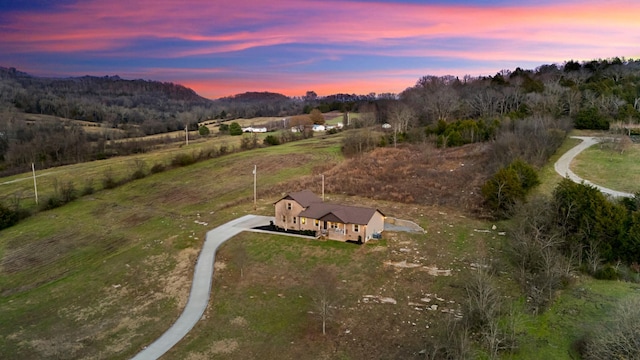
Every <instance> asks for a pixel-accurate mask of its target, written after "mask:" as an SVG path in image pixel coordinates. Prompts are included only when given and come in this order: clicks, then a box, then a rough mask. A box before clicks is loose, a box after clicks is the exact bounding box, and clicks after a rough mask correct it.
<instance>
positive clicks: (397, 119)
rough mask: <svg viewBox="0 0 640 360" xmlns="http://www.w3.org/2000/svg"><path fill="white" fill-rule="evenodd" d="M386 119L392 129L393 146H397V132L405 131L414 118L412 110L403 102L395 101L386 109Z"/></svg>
mask: <svg viewBox="0 0 640 360" xmlns="http://www.w3.org/2000/svg"><path fill="white" fill-rule="evenodd" d="M387 115H388V120H389V123H390V125H391V127H392V129H393V147H396V146H397V142H398V133H406V132H407V130H408V129H409V126H410V125H411V124H412V123H413V122H414V120H415V113H414V112H413V110H412V109H411V108H410V107H408V106H406V105H405V104H403V103H400V102H395V103H393V104H391V106H390V107H389V109H388V114H387Z"/></svg>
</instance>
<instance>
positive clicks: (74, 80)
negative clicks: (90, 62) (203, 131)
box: [0, 67, 212, 104]
mask: <svg viewBox="0 0 640 360" xmlns="http://www.w3.org/2000/svg"><path fill="white" fill-rule="evenodd" d="M0 79H2V80H13V81H16V82H17V83H19V84H20V85H21V86H22V87H23V88H24V89H25V90H27V91H37V90H38V89H41V88H43V87H46V88H47V90H50V91H52V92H54V93H56V94H58V95H68V94H71V95H75V94H82V95H83V96H88V97H90V96H106V97H116V98H117V97H122V96H133V95H138V94H141V93H146V94H149V95H150V94H153V95H155V96H160V97H163V98H166V99H169V100H177V101H187V102H191V103H198V104H208V103H210V102H211V101H212V100H210V99H206V98H204V97H202V96H200V95H198V94H197V93H196V92H195V91H194V90H193V89H190V88H187V87H185V86H182V85H178V84H174V83H170V82H160V81H153V80H142V79H136V80H126V79H122V78H121V77H120V76H118V75H114V76H102V77H99V76H90V75H85V76H81V77H66V78H50V77H37V76H32V75H29V74H28V73H25V72H22V71H19V70H16V69H15V68H5V67H0Z"/></svg>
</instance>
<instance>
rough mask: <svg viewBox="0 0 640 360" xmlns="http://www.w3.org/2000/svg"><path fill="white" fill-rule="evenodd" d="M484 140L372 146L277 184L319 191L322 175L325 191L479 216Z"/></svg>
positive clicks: (281, 189) (486, 171)
mask: <svg viewBox="0 0 640 360" xmlns="http://www.w3.org/2000/svg"><path fill="white" fill-rule="evenodd" d="M488 150H489V145H488V144H482V143H478V144H469V145H465V146H461V147H456V148H448V149H437V148H435V147H433V145H430V144H422V145H407V146H402V147H398V148H391V147H386V148H376V149H375V150H373V151H372V152H370V153H366V154H363V155H361V156H358V157H355V158H352V159H348V160H346V161H343V162H341V163H340V164H330V163H329V164H323V165H318V166H317V168H316V169H315V170H314V174H313V175H311V176H305V177H300V178H298V179H295V180H293V181H291V182H287V183H284V184H281V185H280V186H278V187H277V188H276V189H275V190H276V191H279V192H280V193H285V192H287V189H307V188H309V189H313V190H314V191H316V192H319V191H321V186H320V185H319V184H320V182H319V180H318V175H319V174H321V173H322V174H324V175H325V191H326V192H328V193H333V194H342V195H348V196H359V197H365V198H370V199H373V200H377V201H380V200H382V201H389V202H398V203H405V204H420V205H426V206H433V205H439V206H445V207H452V208H456V209H458V211H461V212H463V213H466V214H469V215H477V216H481V217H483V215H484V212H483V210H482V206H481V205H482V195H481V194H480V188H481V187H482V185H483V184H484V183H485V182H486V181H487V179H488V178H489V177H490V176H491V173H490V171H489V167H488V166H487V162H488V158H487V157H488Z"/></svg>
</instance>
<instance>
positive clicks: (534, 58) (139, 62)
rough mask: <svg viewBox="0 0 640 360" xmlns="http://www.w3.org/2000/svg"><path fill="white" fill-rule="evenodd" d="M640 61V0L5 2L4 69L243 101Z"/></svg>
mask: <svg viewBox="0 0 640 360" xmlns="http://www.w3.org/2000/svg"><path fill="white" fill-rule="evenodd" d="M616 56H618V57H626V58H633V59H638V58H640V1H638V0H610V1H603V0H598V1H591V0H584V1H583V0H580V1H577V0H554V1H547V0H537V1H534V0H524V1H503V0H498V1H480V0H450V1H445V0H441V1H418V0H386V1H384V0H380V1H372V0H351V1H337V0H320V1H315V0H312V1H306V0H271V1H261V0H184V1H167V0H126V1H125V0H110V1H104V0H55V1H51V0H0V66H4V67H15V68H17V69H18V70H21V71H25V72H28V73H30V74H32V75H38V76H55V77H66V76H82V75H94V76H105V75H116V74H117V75H119V76H121V77H123V78H126V79H140V78H141V79H148V80H159V81H170V82H174V83H179V84H182V85H185V86H188V87H191V88H193V89H194V90H195V91H196V92H198V93H199V94H200V95H202V96H205V97H208V98H219V97H223V96H228V95H233V94H237V93H242V92H245V91H273V92H279V93H283V94H285V95H289V96H300V95H304V94H305V92H306V91H307V90H314V91H316V92H317V93H318V94H319V95H330V94H335V93H356V94H367V93H371V92H375V93H385V92H393V93H399V92H401V91H402V90H404V89H405V88H407V87H410V86H413V85H414V84H415V82H416V81H417V80H418V78H420V77H422V76H424V75H455V76H460V77H462V76H464V75H466V74H468V75H471V76H479V75H493V74H495V73H496V72H498V71H500V70H501V69H510V70H513V69H515V68H516V67H521V68H524V69H535V68H536V67H538V66H539V65H542V64H550V63H557V64H562V63H564V62H565V61H567V60H572V59H573V60H579V61H582V60H592V59H598V58H610V57H616Z"/></svg>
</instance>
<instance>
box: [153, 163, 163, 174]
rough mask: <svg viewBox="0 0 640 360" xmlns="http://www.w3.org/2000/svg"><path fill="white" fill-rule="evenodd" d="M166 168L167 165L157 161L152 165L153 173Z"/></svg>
mask: <svg viewBox="0 0 640 360" xmlns="http://www.w3.org/2000/svg"><path fill="white" fill-rule="evenodd" d="M164 170H165V166H164V164H162V163H155V164H153V166H152V167H151V173H152V174H157V173H160V172H163V171H164Z"/></svg>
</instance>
